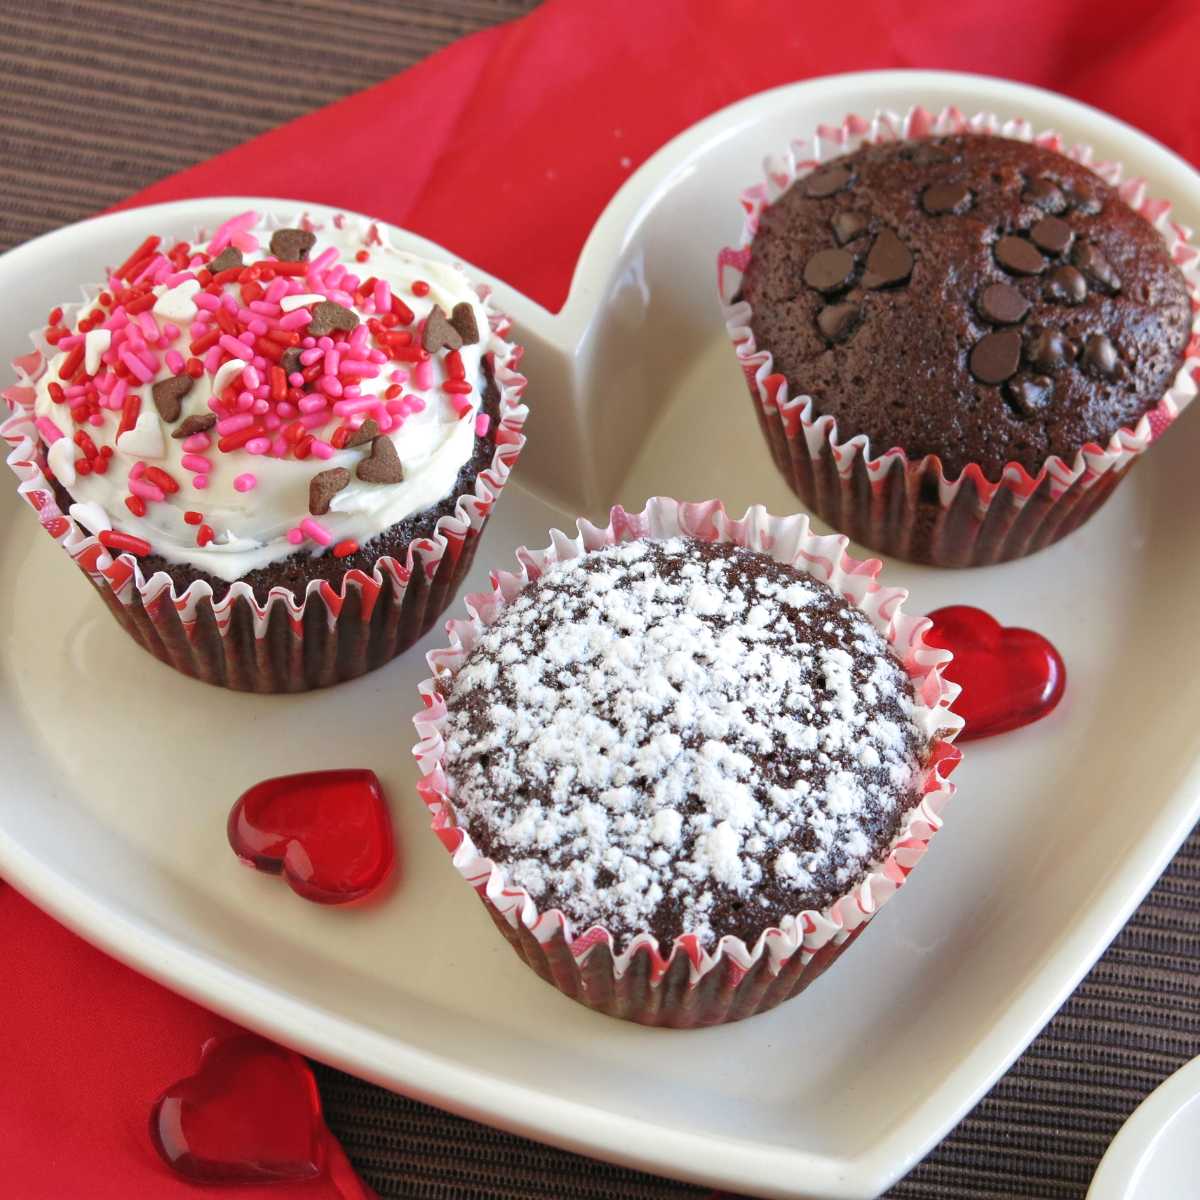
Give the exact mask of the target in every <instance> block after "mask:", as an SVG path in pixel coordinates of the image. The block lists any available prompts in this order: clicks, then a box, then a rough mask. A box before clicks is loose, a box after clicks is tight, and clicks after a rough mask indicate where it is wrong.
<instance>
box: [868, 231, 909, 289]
mask: <svg viewBox="0 0 1200 1200" xmlns="http://www.w3.org/2000/svg"><path fill="white" fill-rule="evenodd" d="M912 269H913V256H912V251H911V250H909V248H908V247H907V246H906V245H905V244H904V243H903V242H902V241H901V240H900V239H899V238H898V237H897V236H896V235H895V233H893V232H892V230H890V229H881V230H880V231H879V235H878V236H877V237H876V238H875V241H874V243H873V244H872V246H871V253H870V254H868V255H867V269H866V271H865V272H864V273H863V280H862V281H863V287H868V288H881V287H887V286H888V285H889V284H893V283H903V282H904V281H905V280H906V279H907V278H908V277H909V276H910V275H911V274H912Z"/></svg>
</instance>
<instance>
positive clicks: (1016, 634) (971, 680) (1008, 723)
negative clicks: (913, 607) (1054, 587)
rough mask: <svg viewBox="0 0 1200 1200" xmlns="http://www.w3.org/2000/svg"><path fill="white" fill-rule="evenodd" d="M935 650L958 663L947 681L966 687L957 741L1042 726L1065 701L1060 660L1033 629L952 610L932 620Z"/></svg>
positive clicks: (960, 607)
mask: <svg viewBox="0 0 1200 1200" xmlns="http://www.w3.org/2000/svg"><path fill="white" fill-rule="evenodd" d="M929 618H930V620H931V621H932V622H933V628H932V629H930V630H929V631H928V632H927V633H926V634H925V640H926V641H927V642H928V643H929V644H930V645H931V646H937V647H939V648H941V649H943V650H949V651H951V652H952V653H953V655H954V661H953V662H952V663H951V664H950V665H949V666H948V667H947V668H946V671H945V677H946V678H947V679H949V680H950V681H951V682H952V683H957V684H960V685H961V686H962V695H961V696H959V698H958V699H957V700H955V702H954V711H955V712H956V713H958V714H959V715H960V716H961V717H963V719H964V720H965V721H966V728H965V729H963V731H962V733H960V734H959V735H958V738H959V741H966V740H968V739H970V738H981V737H990V736H991V735H992V734H994V733H1005V732H1007V731H1008V730H1010V729H1019V728H1020V727H1021V726H1022V725H1028V724H1030V723H1031V722H1033V721H1037V720H1040V719H1041V718H1042V717H1044V716H1045V715H1046V714H1047V713H1048V712H1050V711H1051V710H1052V709H1053V708H1054V706H1055V705H1056V704H1057V703H1058V702H1059V701H1060V700H1061V699H1062V696H1063V691H1064V690H1065V688H1066V686H1067V668H1066V665H1065V664H1064V663H1063V660H1062V655H1060V654H1059V652H1058V651H1057V650H1056V649H1055V648H1054V646H1053V645H1051V643H1050V642H1049V641H1047V640H1046V638H1044V637H1043V636H1042V635H1041V634H1040V633H1035V632H1034V631H1033V630H1032V629H1020V628H1017V627H1015V626H1005V625H1001V624H1000V622H999V621H997V620H996V619H995V618H994V617H993V616H991V615H990V614H989V613H986V612H984V611H983V609H981V608H973V607H971V606H970V605H968V604H952V605H950V606H949V607H948V608H939V609H938V610H937V611H936V612H931V613H930V614H929Z"/></svg>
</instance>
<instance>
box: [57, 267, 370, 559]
mask: <svg viewBox="0 0 1200 1200" xmlns="http://www.w3.org/2000/svg"><path fill="white" fill-rule="evenodd" d="M370 257H371V255H370V252H369V251H367V250H360V251H359V252H358V253H357V254H356V255H355V256H354V261H355V262H366V261H367V259H369V258H370ZM50 324H51V325H53V324H54V322H53V321H51V322H50ZM334 553H335V554H336V553H337V551H336V550H335V551H334Z"/></svg>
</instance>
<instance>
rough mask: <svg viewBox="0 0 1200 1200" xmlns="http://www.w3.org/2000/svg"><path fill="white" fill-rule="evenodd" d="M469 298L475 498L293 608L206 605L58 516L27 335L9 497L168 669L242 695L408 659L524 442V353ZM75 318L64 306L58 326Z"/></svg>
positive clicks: (241, 587)
mask: <svg viewBox="0 0 1200 1200" xmlns="http://www.w3.org/2000/svg"><path fill="white" fill-rule="evenodd" d="M477 290H478V293H479V296H480V298H481V299H482V300H483V301H484V304H485V308H487V311H488V324H489V335H488V344H487V349H486V352H485V354H486V357H487V359H488V362H489V364H490V366H491V368H492V375H493V378H494V380H495V384H496V387H497V388H498V390H499V393H500V396H499V412H498V420H497V421H496V422H495V425H494V429H495V434H494V438H495V451H494V453H493V456H492V460H491V463H490V464H489V465H488V466H487V467H485V468H484V469H483V470H481V471H480V472H479V474H478V475H477V476H476V479H475V485H474V490H473V492H471V493H470V494H467V495H462V496H459V497H457V499H456V503H455V508H454V511H453V512H452V513H450V514H448V515H446V516H444V517H442V518H440V519H439V520H438V522H437V524H436V525H435V527H434V531H433V533H432V535H431V536H429V537H421V538H416V539H414V540H413V541H412V542H411V543H409V545H408V548H407V552H406V554H405V557H404V559H403V560H400V559H398V558H395V557H392V556H390V555H389V556H384V557H381V558H380V559H378V561H377V562H376V563H375V566H374V568H373V569H372V571H371V572H370V574H368V573H366V572H365V571H361V570H350V571H347V572H346V574H345V576H344V577H343V578H342V580H341V581H340V583H339V584H338V585H337V586H336V587H334V586H333V585H332V584H330V583H329V582H328V581H327V580H323V579H313V580H310V581H309V583H308V585H307V586H306V587H305V590H304V594H303V596H302V597H300V598H297V596H296V595H295V594H294V593H293V592H292V591H291V590H290V589H289V588H284V587H273V588H271V589H270V591H269V592H268V594H267V596H266V599H265V601H264V600H261V599H260V598H259V596H258V595H257V594H256V593H255V592H254V590H253V589H252V588H251V587H250V586H249V585H248V584H246V583H243V582H236V583H234V584H232V585H231V586H230V588H229V590H228V591H227V592H226V594H225V595H224V596H223V597H222V598H221V599H220V600H214V598H213V590H212V587H211V586H210V585H209V584H208V583H207V582H205V581H203V580H197V581H196V582H194V583H192V584H191V585H190V586H188V587H187V588H186V589H185V590H184V591H182V592H180V591H178V590H177V588H176V585H175V583H174V582H173V581H172V579H171V577H170V576H169V575H167V574H166V573H165V572H162V571H160V572H158V573H156V574H153V575H150V576H149V577H147V576H146V575H145V574H144V573H143V571H142V568H141V565H140V563H139V561H138V559H137V558H136V557H134V556H133V555H131V554H128V553H123V554H117V555H113V554H111V553H110V552H109V551H108V550H107V549H106V548H105V547H104V546H103V545H101V543H100V541H99V539H98V538H97V537H95V536H94V535H92V534H90V533H88V532H87V531H86V530H84V529H83V528H82V527H81V526H79V525H78V524H77V523H76V522H75V521H74V520H72V519H71V517H70V516H68V515H67V514H66V513H64V512H63V511H62V508H61V506H60V504H59V500H58V496H57V494H56V491H55V486H54V485H53V484H52V483H51V481H50V480H49V479H48V478H47V476H46V473H45V471H46V461H45V448H44V446H43V445H42V444H41V441H40V438H39V435H38V432H37V430H36V428H35V426H34V401H35V395H36V386H37V382H38V380H39V379H40V378H41V376H42V373H43V372H44V371H45V369H46V363H47V361H48V359H49V357H50V354H49V353H48V351H49V349H50V348H49V347H48V346H47V345H46V344H45V343H44V342H43V341H42V339H41V336H40V335H39V334H35V335H34V336H33V341H34V345H35V349H34V350H33V352H32V353H30V354H27V355H24V356H23V357H21V358H19V359H17V360H16V362H15V363H14V364H13V366H14V368H15V370H16V372H17V376H18V382H17V384H16V385H15V386H13V387H9V388H7V389H5V390H4V391H3V392H0V395H3V397H4V399H5V401H6V402H7V404H8V410H9V417H8V419H7V420H6V421H5V422H4V423H3V424H2V425H0V437H2V438H3V439H4V440H5V441H6V442H8V444H9V445H10V446H11V447H12V450H11V452H10V453H9V455H8V460H7V461H8V465H9V466H10V467H11V468H12V470H13V472H14V474H15V475H16V476H17V480H18V485H17V492H18V494H19V495H20V496H21V498H22V499H23V500H24V501H25V502H26V503H27V504H28V505H29V506H30V507H31V508H32V509H34V511H35V512H36V513H37V515H38V520H39V521H40V522H41V525H42V528H43V529H45V530H46V532H47V533H48V534H49V535H50V536H51V537H52V538H53V539H54V540H55V541H56V542H57V543H58V544H59V545H60V546H61V547H62V548H63V549H64V550H65V551H66V552H67V554H69V555H70V557H71V559H72V561H73V562H74V563H75V565H76V566H78V567H79V569H80V570H81V571H82V572H83V574H84V575H85V576H86V578H87V580H88V582H89V583H91V585H92V586H93V587H94V588H95V589H96V591H97V592H98V593H99V594H100V596H101V598H102V599H103V600H104V602H105V604H106V605H107V606H108V609H109V611H110V612H111V613H112V614H113V616H114V617H115V618H116V620H117V623H118V624H119V625H120V626H121V628H122V629H124V630H125V632H126V633H128V634H129V635H130V637H132V638H133V640H134V641H135V642H137V643H138V645H140V646H142V647H143V648H144V649H146V650H148V651H149V652H150V653H151V654H153V655H154V656H155V657H156V658H158V659H161V660H162V661H163V662H165V663H167V664H168V665H169V666H172V667H174V668H175V669H176V670H177V671H181V672H182V673H183V674H185V675H190V676H193V677H194V678H196V679H201V680H203V681H204V682H206V683H212V684H216V685H218V686H221V687H227V688H232V689H234V690H236V691H247V692H303V691H309V690H311V689H314V688H319V687H328V686H330V685H331V684H335V683H341V682H343V681H345V680H348V679H354V678H356V677H357V676H359V675H363V674H365V673H366V672H368V671H372V670H374V669H375V668H377V667H381V666H383V665H384V664H385V663H387V662H389V661H390V660H391V659H392V658H394V657H395V656H396V655H397V654H399V653H401V652H402V651H404V650H406V649H408V647H409V646H411V645H412V644H413V643H414V642H415V641H417V640H418V639H419V638H421V637H422V636H424V634H426V633H427V632H428V631H429V630H430V629H431V628H432V627H433V625H434V623H435V622H436V621H437V619H438V617H439V616H441V614H442V613H443V612H444V611H445V609H446V608H447V606H448V605H449V604H450V602H451V601H452V600H453V598H454V596H455V594H456V592H457V590H458V588H459V586H460V584H461V583H462V581H463V579H464V578H465V577H466V574H467V572H468V571H469V570H470V567H471V562H472V560H473V559H474V556H475V548H476V546H477V544H478V541H479V538H480V535H481V534H482V533H483V529H484V526H485V525H486V524H487V521H488V517H489V516H490V515H491V512H492V509H493V507H494V506H495V504H496V502H497V500H498V499H499V497H500V494H501V492H502V491H503V490H504V485H505V483H506V482H507V481H508V478H509V475H510V474H511V472H512V470H513V468H514V467H515V465H516V463H517V459H518V458H519V456H520V453H521V449H522V447H523V446H524V445H525V434H524V426H525V420H526V417H527V415H528V409H527V408H526V407H525V405H524V404H523V403H522V402H521V397H522V393H523V391H524V389H525V382H526V381H525V378H524V376H522V375H521V374H519V373H518V371H517V367H518V365H519V362H520V358H521V347H520V346H517V345H514V344H512V343H510V342H509V341H507V340H506V336H507V334H508V332H509V330H510V328H511V322H510V321H509V320H508V318H507V317H505V316H503V315H501V314H499V313H497V312H495V311H494V310H492V309H491V308H490V307H488V306H487V298H488V295H489V290H490V289H487V288H484V287H481V288H479V289H477ZM76 307H77V306H67V312H68V317H70V315H71V314H72V313H73V311H74V310H75V308H76Z"/></svg>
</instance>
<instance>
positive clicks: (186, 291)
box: [154, 279, 200, 322]
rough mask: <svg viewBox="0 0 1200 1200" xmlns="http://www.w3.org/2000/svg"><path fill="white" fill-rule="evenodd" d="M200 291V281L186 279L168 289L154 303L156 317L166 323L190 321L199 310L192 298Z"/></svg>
mask: <svg viewBox="0 0 1200 1200" xmlns="http://www.w3.org/2000/svg"><path fill="white" fill-rule="evenodd" d="M199 290H200V280H198V279H185V280H184V281H183V282H182V283H177V284H176V285H175V286H174V287H173V288H168V289H167V290H166V291H165V292H163V294H162V295H161V296H159V298H158V299H157V300H156V301H155V302H154V315H155V316H156V317H162V319H163V320H164V321H176V322H179V321H190V320H191V319H192V318H193V317H194V316H195V315H196V313H197V312H199V309H198V308H197V307H196V305H195V304H194V303H193V302H192V297H193V296H194V295H195V294H196V293H197V292H198V291H199Z"/></svg>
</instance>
